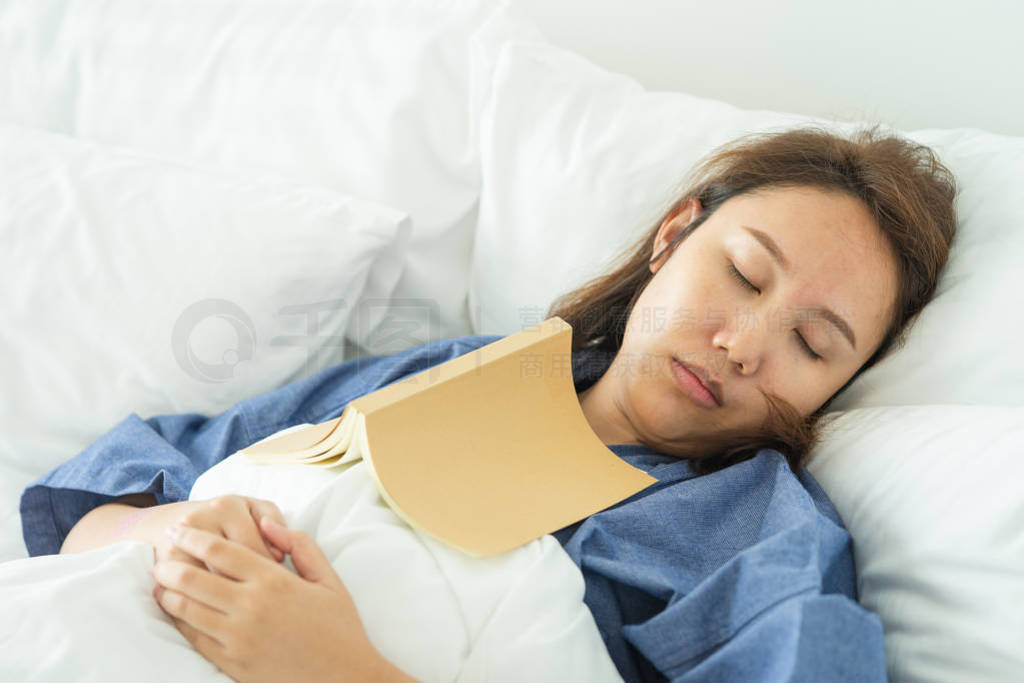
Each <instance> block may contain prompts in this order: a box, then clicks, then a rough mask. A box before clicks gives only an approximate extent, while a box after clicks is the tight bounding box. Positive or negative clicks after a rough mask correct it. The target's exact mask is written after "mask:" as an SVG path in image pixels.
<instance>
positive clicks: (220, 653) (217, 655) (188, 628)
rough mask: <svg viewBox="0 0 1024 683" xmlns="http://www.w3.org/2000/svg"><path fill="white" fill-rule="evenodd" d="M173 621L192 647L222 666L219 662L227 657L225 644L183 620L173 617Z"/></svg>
mask: <svg viewBox="0 0 1024 683" xmlns="http://www.w3.org/2000/svg"><path fill="white" fill-rule="evenodd" d="M171 621H173V622H174V627H175V628H176V629H178V632H179V633H181V635H183V636H185V640H187V641H188V642H189V643H190V644H191V645H192V647H194V648H195V649H196V650H197V651H198V652H199V654H201V655H202V656H204V657H206V659H208V660H209V661H211V662H213V663H214V664H217V665H218V666H220V665H219V664H218V662H219V661H223V660H224V658H225V657H226V654H225V652H224V644H223V643H221V642H220V641H219V640H217V639H216V638H214V637H213V636H211V635H209V634H206V633H203V632H202V631H200V630H199V629H197V628H196V627H195V626H192V625H190V624H188V623H186V622H184V621H182V620H181V619H178V618H176V617H173V616H172V617H171Z"/></svg>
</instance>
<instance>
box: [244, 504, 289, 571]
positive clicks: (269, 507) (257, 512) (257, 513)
mask: <svg viewBox="0 0 1024 683" xmlns="http://www.w3.org/2000/svg"><path fill="white" fill-rule="evenodd" d="M246 501H247V502H248V503H249V513H250V514H251V515H252V518H253V521H254V522H256V524H257V526H258V525H259V523H260V518H262V517H270V518H271V519H272V520H274V521H275V522H277V523H278V524H280V525H281V526H287V525H286V524H285V522H284V515H283V514H281V510H280V509H279V508H278V507H277V505H275V504H274V503H273V501H269V500H260V499H258V498H247V499H246ZM261 540H262V541H263V543H264V545H265V546H266V548H267V551H268V552H269V553H270V554H271V556H273V558H274V559H275V560H277V561H278V562H280V561H282V560H283V559H284V555H285V554H284V552H282V550H281V548H278V547H277V546H275V545H274V543H273V541H271V540H268V539H267V538H266V537H264V538H262V539H261Z"/></svg>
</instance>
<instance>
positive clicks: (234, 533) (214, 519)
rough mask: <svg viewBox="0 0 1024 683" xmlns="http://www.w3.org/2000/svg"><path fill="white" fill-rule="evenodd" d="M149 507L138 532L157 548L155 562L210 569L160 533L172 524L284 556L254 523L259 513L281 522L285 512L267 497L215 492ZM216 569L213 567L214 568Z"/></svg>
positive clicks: (266, 554)
mask: <svg viewBox="0 0 1024 683" xmlns="http://www.w3.org/2000/svg"><path fill="white" fill-rule="evenodd" d="M146 510H149V511H152V512H151V515H150V517H148V518H146V519H145V520H144V523H143V524H140V526H143V525H144V528H143V529H141V530H140V532H139V534H136V536H138V535H141V536H142V537H144V538H145V540H147V541H149V542H150V543H152V544H153V548H154V549H155V551H156V556H155V558H154V561H155V562H165V561H168V560H175V561H178V562H184V563H186V564H191V565H194V566H196V567H202V568H205V569H213V568H212V567H208V566H207V565H206V564H204V563H203V561H202V560H198V559H196V558H195V557H194V556H192V555H190V554H188V553H186V552H183V551H182V550H180V549H178V548H177V547H176V546H175V545H174V543H173V542H172V541H171V539H169V538H167V536H166V535H165V534H164V533H163V529H164V528H165V527H167V526H170V525H173V524H185V525H188V526H190V527H192V528H195V529H202V530H204V531H208V532H210V533H212V534H215V535H217V536H221V537H223V538H226V539H228V540H231V541H235V542H237V543H240V544H241V545H243V546H245V547H247V548H250V549H251V550H253V551H254V552H255V553H257V554H259V555H261V556H263V557H266V558H267V559H272V560H274V561H276V562H281V561H283V560H284V553H283V552H281V551H280V550H279V549H277V548H276V547H274V545H273V544H272V543H270V542H268V541H266V540H265V539H264V538H263V535H262V534H261V533H260V530H259V527H258V526H257V523H258V520H259V519H260V518H261V517H270V518H271V519H273V520H275V521H277V522H278V523H280V524H282V525H283V524H284V516H283V515H282V514H281V510H279V509H278V507H277V505H275V504H274V503H273V502H271V501H269V500H262V499H259V498H250V497H248V496H237V495H228V496H218V497H217V498H211V499H209V500H198V501H182V502H180V503H171V504H168V505H161V506H157V507H155V508H146ZM214 572H215V573H216V570H214Z"/></svg>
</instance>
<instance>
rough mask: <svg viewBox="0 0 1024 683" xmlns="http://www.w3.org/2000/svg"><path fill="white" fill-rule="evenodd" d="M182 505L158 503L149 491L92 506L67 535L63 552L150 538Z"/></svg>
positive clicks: (168, 521) (61, 551) (61, 552)
mask: <svg viewBox="0 0 1024 683" xmlns="http://www.w3.org/2000/svg"><path fill="white" fill-rule="evenodd" d="M181 507H182V503H168V504H166V505H157V504H156V497H155V496H154V495H152V494H149V493H142V494H132V495H130V496H123V497H121V498H119V499H118V500H117V501H115V502H113V503H108V504H106V505H100V506H99V507H97V508H93V509H92V510H90V511H89V512H87V513H86V514H85V516H84V517H82V518H81V519H80V520H78V523H77V524H75V526H73V527H72V528H71V531H69V532H68V535H67V537H65V539H64V543H63V544H62V545H61V547H60V554H62V555H65V554H68V553H81V552H85V551H87V550H93V549H94V548H100V547H102V546H105V545H109V544H111V543H115V542H117V541H126V540H146V541H151V540H152V539H153V538H154V537H155V534H154V532H159V531H160V530H161V529H163V527H165V526H167V524H169V523H170V519H169V516H171V515H173V514H174V512H176V511H177V510H179V509H180V508H181Z"/></svg>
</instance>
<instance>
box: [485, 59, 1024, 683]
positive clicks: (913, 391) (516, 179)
mask: <svg viewBox="0 0 1024 683" xmlns="http://www.w3.org/2000/svg"><path fill="white" fill-rule="evenodd" d="M808 122H816V123H824V124H826V125H831V126H832V127H833V128H834V129H835V130H837V131H838V132H848V131H849V130H852V129H855V128H857V127H859V126H858V124H856V123H844V122H838V123H837V122H829V121H822V120H820V119H811V118H809V117H804V116H798V115H792V114H785V113H780V112H768V111H751V110H743V109H738V108H736V107H733V106H731V105H728V104H725V103H722V102H716V101H712V100H706V99H701V98H697V97H692V96H690V95H687V94H685V93H669V92H648V91H645V90H644V89H643V88H642V87H641V86H640V85H639V84H637V83H636V82H635V81H634V80H632V79H631V78H628V77H626V76H624V75H621V74H616V73H611V72H609V71H607V70H604V69H602V68H600V67H598V66H596V65H594V64H592V63H590V62H588V61H587V60H585V59H583V58H581V57H579V56H577V55H575V54H573V53H571V52H568V51H566V50H563V49H561V48H558V47H555V46H552V45H546V44H542V43H539V42H532V43H531V42H526V41H513V42H510V43H508V44H507V45H506V46H505V47H504V48H503V50H502V52H501V53H500V55H499V60H498V65H497V67H496V69H495V81H494V85H493V86H492V89H491V96H490V98H489V100H488V102H487V103H486V105H485V107H484V112H483V115H482V118H481V127H480V131H481V162H482V173H483V191H482V195H481V204H480V223H479V227H478V232H477V238H476V242H475V245H474V254H473V270H472V274H471V284H470V310H471V312H472V313H473V315H474V318H473V323H474V332H477V333H481V334H510V333H512V332H516V331H518V330H520V329H522V328H523V327H525V326H527V325H530V324H533V323H535V322H538V321H539V320H541V319H543V317H544V315H545V312H546V310H547V308H548V306H549V305H550V304H551V303H552V302H553V301H554V299H556V298H557V297H558V296H559V295H560V294H563V293H565V292H567V291H570V290H571V289H573V288H575V287H577V286H579V285H581V284H583V283H584V282H585V281H586V280H588V279H590V278H591V277H593V276H595V275H597V274H599V273H601V272H604V271H605V270H606V269H607V267H608V265H609V262H610V259H611V257H613V256H616V255H618V254H620V253H621V252H622V251H623V249H625V248H626V246H627V245H629V244H631V243H632V242H633V241H634V240H635V239H636V238H638V237H639V236H640V235H641V234H644V233H646V231H647V230H649V229H650V228H651V227H653V226H654V225H655V224H656V222H657V221H659V220H660V219H661V217H662V213H663V212H664V210H665V209H666V208H667V206H668V205H669V204H670V203H671V200H672V199H673V195H672V192H673V190H675V189H677V186H678V183H679V181H680V180H681V179H682V176H683V174H684V173H685V172H686V171H687V170H688V169H689V168H691V167H692V166H693V165H694V164H695V163H696V162H697V161H698V159H699V158H700V157H701V156H703V155H704V154H706V153H707V152H709V151H711V149H713V148H714V147H715V146H717V145H719V144H722V143H725V142H727V141H729V140H731V139H733V138H735V137H737V136H739V135H741V134H744V133H748V132H755V131H768V130H782V129H785V128H789V127H793V126H794V125H799V124H802V123H808ZM893 132H896V133H900V134H903V135H905V136H907V137H910V138H911V139H914V140H916V141H918V142H921V143H924V144H927V145H929V146H931V147H933V148H934V149H935V150H936V151H937V152H938V154H939V156H940V157H941V159H942V160H943V161H944V162H945V163H946V164H947V165H948V166H949V167H950V169H951V170H952V171H953V173H954V174H955V175H956V177H957V180H958V182H959V184H960V186H961V189H962V192H961V195H960V198H959V201H958V212H959V220H960V224H959V229H958V234H957V236H956V239H955V241H954V244H953V248H952V251H951V254H950V259H949V262H948V264H947V266H946V270H945V271H944V273H943V275H942V278H941V280H940V282H939V286H938V293H937V296H936V298H935V299H934V300H933V301H932V302H931V303H930V304H929V305H928V307H927V308H926V309H925V310H924V311H923V313H922V314H921V316H920V317H919V319H918V320H917V322H916V324H915V326H914V328H913V329H912V331H911V334H910V337H909V340H908V343H907V345H906V347H905V348H903V349H902V350H900V351H899V352H898V353H896V354H894V355H893V356H891V357H889V358H888V359H886V360H885V361H882V362H881V363H879V364H878V365H876V366H875V367H874V368H872V369H870V370H868V371H867V372H865V373H864V374H863V375H862V376H861V377H860V378H858V380H857V381H856V382H854V383H853V384H852V385H851V386H850V387H849V388H848V389H847V391H846V392H845V393H844V394H843V395H842V396H840V397H838V398H837V399H836V400H835V401H834V402H833V408H834V409H835V410H836V411H845V410H854V409H858V408H860V409H867V408H869V407H872V406H875V407H876V408H873V409H872V410H873V412H871V413H870V415H871V418H870V419H867V418H865V419H858V420H851V421H850V422H849V423H848V424H849V427H850V432H849V434H848V435H847V436H846V437H845V438H844V439H843V440H839V441H835V442H832V441H829V440H828V439H826V441H825V443H824V446H823V450H824V451H825V452H826V453H832V454H833V457H828V458H825V459H822V460H819V461H818V464H817V466H816V468H815V470H814V473H815V474H816V475H819V476H820V477H821V480H822V483H823V485H824V487H825V489H826V491H827V492H828V494H829V496H830V497H832V498H833V500H834V501H835V502H836V504H837V507H838V509H839V512H840V514H841V515H842V517H843V519H844V521H846V522H847V523H848V524H849V525H850V530H851V532H852V535H853V537H854V539H855V548H856V551H857V552H856V560H857V567H858V571H859V572H861V576H862V579H861V601H862V602H863V603H864V605H865V606H866V607H868V608H869V609H872V610H875V611H876V612H878V613H879V615H880V616H881V618H882V620H883V623H884V627H885V633H886V645H887V649H888V652H889V655H890V674H891V676H892V678H893V679H894V680H940V679H941V680H983V679H986V680H987V679H1014V678H1019V676H1020V672H1021V670H1024V666H1022V665H1024V661H1022V660H1021V658H1020V655H1019V654H1017V653H1019V652H1020V643H1021V642H1022V640H1021V639H1022V636H1024V628H1022V622H1021V618H1020V616H1019V614H1020V613H1021V612H1020V609H1019V605H1020V604H1021V600H1020V598H1021V593H1020V588H1019V586H1020V585H1024V583H1022V579H1024V576H1022V567H1024V561H1022V560H1024V558H1022V556H1021V547H1022V543H1024V536H1022V535H1021V532H1020V531H1019V530H1020V529H1024V509H1022V506H1021V504H1020V500H1021V497H1020V494H1019V491H1017V490H1016V489H1015V488H1014V487H1017V488H1019V482H1020V481H1021V480H1022V476H1021V475H1022V474H1024V472H1022V471H1021V466H1020V462H1019V461H1020V458H1019V455H1020V453H1019V451H1020V443H1021V436H1022V434H1021V427H1020V426H1021V422H1020V420H1021V417H1022V413H1020V411H1019V408H1008V407H1007V408H995V407H993V408H992V409H991V410H992V412H991V413H986V412H984V409H983V408H980V407H976V408H973V410H974V411H978V412H970V411H971V410H972V409H971V408H969V407H964V408H962V411H963V412H957V411H956V409H954V408H944V409H942V410H938V409H936V410H932V409H931V408H930V407H929V408H925V407H923V406H924V405H928V404H942V403H946V404H1004V405H1007V406H1015V407H1019V406H1021V405H1024V404H1022V401H1024V364H1022V363H1021V362H1020V359H1019V343H1018V341H1019V340H1020V339H1022V338H1024V286H1022V285H1024V275H1022V271H1021V270H1020V263H1021V261H1022V259H1024V203H1021V201H1020V197H1021V196H1024V139H1022V138H1010V137H1002V136H998V135H993V134H990V133H987V132H985V131H980V130H972V129H956V130H923V131H915V132H910V133H905V132H902V133H901V132H900V131H893ZM509 283H514V286H510V284H509ZM902 404H911V406H912V405H917V404H921V405H922V407H921V408H920V412H915V410H914V409H913V408H912V407H910V406H908V407H907V408H900V407H898V406H901V405H902ZM1014 410H1016V411H1017V412H1013V411H1014ZM855 412H859V411H855ZM967 415H971V416H974V417H972V419H970V420H967V419H966V417H965V416H967ZM979 442H980V443H982V444H984V447H983V448H980V447H979V445H978V443H979ZM840 452H841V456H840ZM954 501H955V503H954ZM953 522H956V523H955V524H953ZM951 524H953V525H952V527H951ZM966 530H975V531H974V532H973V534H974V535H973V536H971V537H970V538H967V535H968V533H967V531H966ZM1014 582H1015V583H1014ZM1014 648H1016V649H1014ZM942 671H947V672H948V673H946V674H944V675H940V673H941V672H942ZM958 677H959V678H958Z"/></svg>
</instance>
